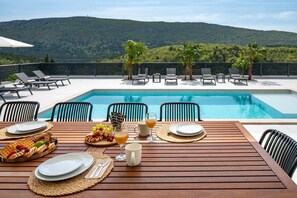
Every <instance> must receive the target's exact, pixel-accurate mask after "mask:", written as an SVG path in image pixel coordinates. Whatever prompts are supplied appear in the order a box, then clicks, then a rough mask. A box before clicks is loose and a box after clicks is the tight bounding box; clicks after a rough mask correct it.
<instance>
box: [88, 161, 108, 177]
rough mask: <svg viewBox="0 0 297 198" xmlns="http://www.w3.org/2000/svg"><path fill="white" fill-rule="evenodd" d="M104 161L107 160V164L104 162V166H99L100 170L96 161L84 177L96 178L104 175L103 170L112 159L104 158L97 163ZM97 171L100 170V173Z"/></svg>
mask: <svg viewBox="0 0 297 198" xmlns="http://www.w3.org/2000/svg"><path fill="white" fill-rule="evenodd" d="M104 161H107V164H106V165H105V166H103V167H102V168H101V170H100V167H98V168H97V165H98V164H97V163H96V164H95V165H94V166H93V167H92V168H91V169H90V171H89V172H88V173H87V174H86V176H85V179H98V178H101V177H102V176H103V175H104V173H105V171H106V170H107V168H108V167H109V165H110V163H111V161H112V159H104V160H100V161H99V163H102V162H104ZM96 168H97V170H96V172H95V174H93V173H94V171H95V169H96ZM98 171H100V173H99V172H98Z"/></svg>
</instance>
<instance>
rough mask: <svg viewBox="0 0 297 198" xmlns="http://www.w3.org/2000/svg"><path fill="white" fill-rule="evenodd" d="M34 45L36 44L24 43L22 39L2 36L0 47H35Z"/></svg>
mask: <svg viewBox="0 0 297 198" xmlns="http://www.w3.org/2000/svg"><path fill="white" fill-rule="evenodd" d="M33 46H34V45H30V44H27V43H23V42H20V41H16V40H13V39H9V38H5V37H2V36H0V47H33Z"/></svg>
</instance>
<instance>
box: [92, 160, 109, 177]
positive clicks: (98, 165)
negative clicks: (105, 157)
mask: <svg viewBox="0 0 297 198" xmlns="http://www.w3.org/2000/svg"><path fill="white" fill-rule="evenodd" d="M100 161H101V160H96V164H95V166H96V168H95V170H94V171H93V173H92V174H91V175H90V178H94V176H95V173H96V172H97V170H98V168H99V167H100V170H101V169H102V168H103V164H104V162H106V161H101V162H100Z"/></svg>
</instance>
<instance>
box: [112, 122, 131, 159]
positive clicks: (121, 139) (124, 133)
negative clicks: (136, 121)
mask: <svg viewBox="0 0 297 198" xmlns="http://www.w3.org/2000/svg"><path fill="white" fill-rule="evenodd" d="M128 137H129V135H128V130H127V127H125V126H122V129H121V131H120V132H116V133H115V134H114V139H115V141H116V142H117V143H118V144H119V145H120V148H121V153H120V154H119V155H117V156H116V157H115V159H116V160H118V161H123V160H126V155H125V154H124V153H123V146H124V144H125V143H126V141H127V139H128Z"/></svg>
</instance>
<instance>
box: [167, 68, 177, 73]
mask: <svg viewBox="0 0 297 198" xmlns="http://www.w3.org/2000/svg"><path fill="white" fill-rule="evenodd" d="M166 75H176V68H166Z"/></svg>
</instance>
